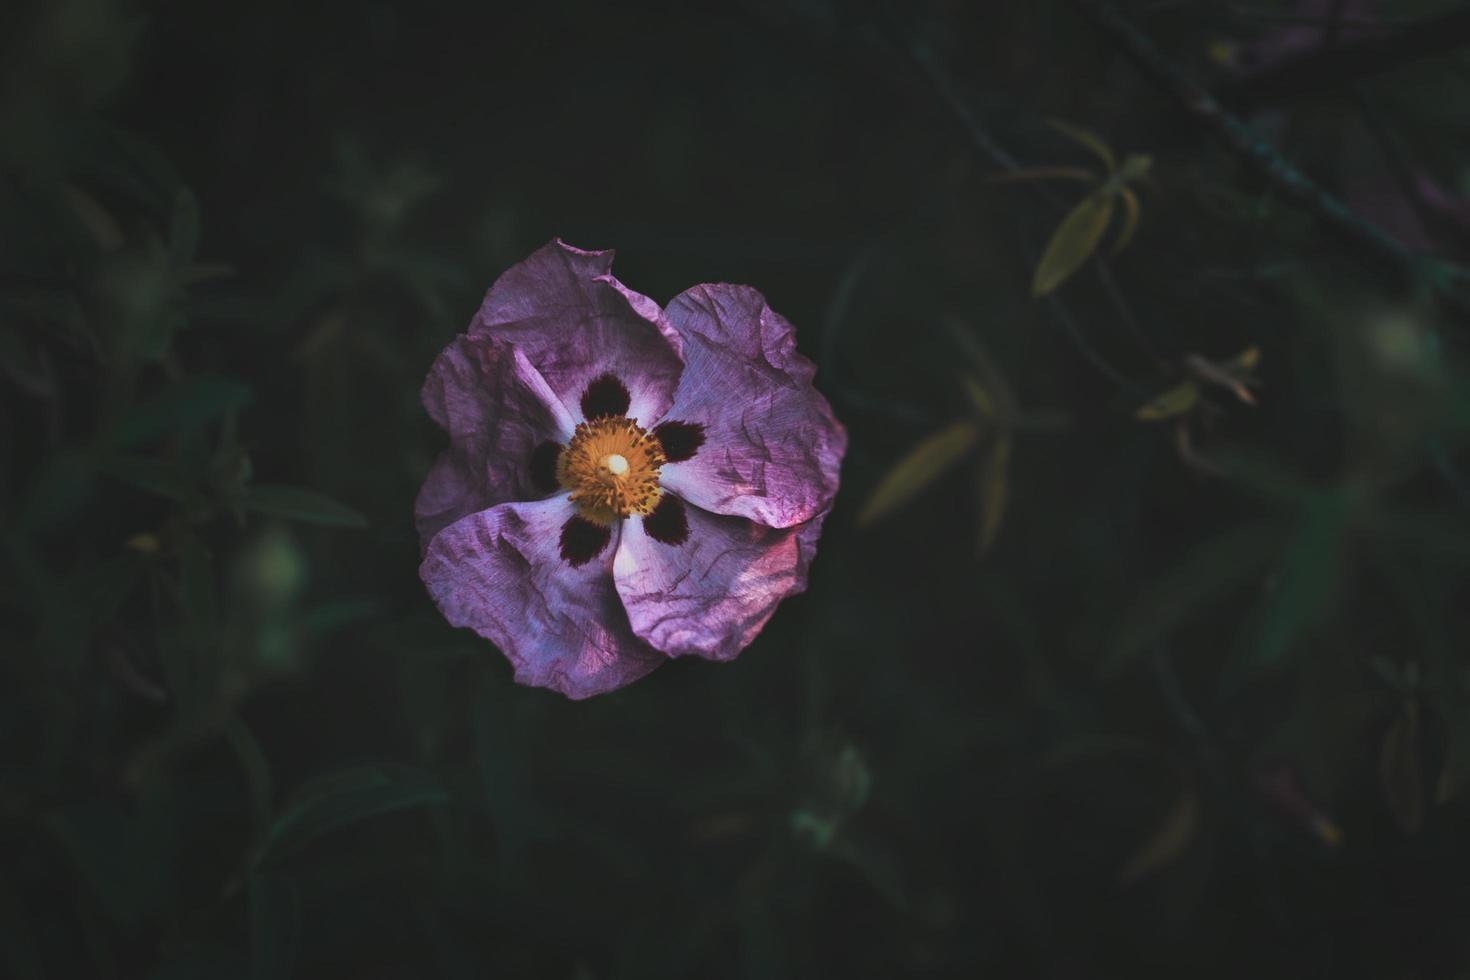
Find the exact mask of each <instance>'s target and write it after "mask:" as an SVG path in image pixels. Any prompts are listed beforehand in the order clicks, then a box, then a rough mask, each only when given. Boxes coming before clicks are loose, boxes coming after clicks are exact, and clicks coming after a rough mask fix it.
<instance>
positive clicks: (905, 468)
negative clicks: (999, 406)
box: [858, 419, 980, 525]
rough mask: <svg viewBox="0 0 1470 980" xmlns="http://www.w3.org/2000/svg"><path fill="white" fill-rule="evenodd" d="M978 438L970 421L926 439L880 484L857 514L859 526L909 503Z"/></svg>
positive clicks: (959, 457)
mask: <svg viewBox="0 0 1470 980" xmlns="http://www.w3.org/2000/svg"><path fill="white" fill-rule="evenodd" d="M979 437H980V429H979V427H978V426H976V424H975V423H974V422H972V421H970V420H968V419H967V420H964V421H960V422H955V423H953V424H952V425H950V426H948V427H947V428H944V429H940V430H939V431H938V432H936V433H934V434H933V435H931V436H929V437H928V438H926V439H924V440H923V441H922V442H920V443H919V444H918V445H917V446H915V447H914V448H913V449H912V450H910V451H909V453H908V455H907V456H905V457H903V459H901V460H899V461H898V462H897V463H895V464H894V466H893V468H892V469H891V470H889V471H888V473H887V475H885V476H884V477H883V479H882V480H881V481H879V483H878V486H877V488H876V489H875V490H874V491H873V493H872V495H871V496H870V497H868V501H867V503H865V504H864V505H863V510H862V513H861V514H859V515H858V524H860V525H866V524H871V523H873V522H874V521H876V520H878V519H879V518H880V517H885V516H887V515H888V514H890V513H892V512H893V511H895V510H897V509H898V508H899V507H901V506H903V505H904V504H906V503H908V502H909V500H911V499H913V497H915V496H917V495H918V494H919V492H920V491H922V490H923V489H924V488H926V487H927V486H929V484H931V483H933V482H934V481H935V480H936V479H938V478H939V476H940V475H942V474H943V473H944V471H945V470H947V469H949V468H950V467H951V466H953V465H954V464H955V463H957V462H959V461H960V460H961V459H963V458H964V456H965V454H966V453H968V452H969V451H970V450H971V449H972V448H973V447H974V445H975V442H976V440H977V439H978V438H979Z"/></svg>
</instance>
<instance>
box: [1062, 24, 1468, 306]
mask: <svg viewBox="0 0 1470 980" xmlns="http://www.w3.org/2000/svg"><path fill="white" fill-rule="evenodd" d="M1069 2H1070V3H1071V4H1072V6H1073V7H1075V8H1076V9H1077V10H1078V11H1079V12H1080V13H1081V14H1082V15H1083V16H1085V17H1086V18H1087V19H1088V20H1090V21H1092V22H1093V23H1094V24H1096V25H1097V26H1098V27H1099V28H1100V29H1101V30H1102V31H1103V33H1105V34H1107V35H1108V37H1109V38H1110V39H1111V40H1112V42H1113V43H1114V44H1115V45H1116V46H1117V47H1118V48H1119V49H1121V50H1122V52H1123V53H1124V54H1125V55H1126V56H1127V57H1128V59H1129V60H1130V61H1132V62H1133V64H1134V66H1135V67H1136V68H1138V70H1139V71H1140V72H1141V73H1142V74H1143V76H1144V77H1145V78H1147V79H1148V80H1149V81H1151V82H1153V83H1154V84H1155V85H1157V86H1158V87H1159V88H1160V89H1162V90H1163V91H1164V92H1165V93H1166V94H1167V95H1169V96H1170V97H1171V98H1173V99H1174V100H1175V101H1176V102H1178V103H1179V104H1180V105H1181V106H1182V107H1183V108H1184V110H1185V111H1186V112H1187V113H1188V114H1189V115H1190V117H1191V118H1192V119H1194V121H1195V122H1196V123H1198V124H1199V125H1200V126H1202V127H1203V128H1205V129H1207V130H1209V131H1210V132H1211V133H1213V134H1214V135H1215V136H1216V138H1217V139H1219V140H1220V141H1221V142H1222V143H1224V144H1225V146H1226V147H1227V148H1228V149H1230V150H1231V151H1232V152H1233V153H1234V154H1235V156H1236V157H1238V158H1239V159H1240V160H1241V162H1242V163H1244V164H1245V165H1246V166H1247V167H1248V168H1249V169H1250V170H1251V171H1252V172H1254V173H1255V174H1256V175H1257V176H1258V177H1260V178H1261V179H1263V180H1265V181H1266V182H1267V183H1268V184H1269V185H1270V186H1271V187H1272V188H1274V189H1275V190H1276V191H1277V192H1278V193H1279V194H1281V195H1282V197H1284V198H1286V199H1287V200H1289V201H1291V202H1293V203H1295V204H1296V205H1297V206H1298V207H1300V208H1302V209H1303V210H1305V211H1307V212H1308V213H1310V214H1311V215H1313V216H1314V217H1315V218H1316V219H1317V220H1318V221H1319V222H1320V223H1321V224H1322V225H1323V226H1324V227H1325V228H1327V229H1328V230H1329V231H1330V232H1332V233H1333V234H1334V235H1336V237H1338V238H1339V239H1341V240H1342V241H1343V242H1344V243H1346V244H1348V245H1350V246H1352V247H1353V248H1355V249H1356V250H1357V251H1359V252H1361V253H1363V254H1364V255H1365V256H1369V257H1371V258H1373V259H1375V260H1376V261H1377V263H1378V264H1379V265H1380V266H1381V267H1383V268H1384V269H1386V270H1388V271H1389V272H1391V273H1392V274H1393V275H1394V276H1395V277H1396V278H1397V279H1399V280H1400V282H1401V283H1406V284H1407V283H1414V282H1415V281H1417V280H1418V279H1419V278H1420V276H1422V275H1423V273H1424V272H1426V271H1429V270H1431V269H1433V267H1434V265H1435V264H1436V263H1433V262H1432V261H1430V260H1426V259H1422V258H1420V257H1419V256H1418V255H1416V254H1415V253H1413V252H1412V251H1410V250H1409V249H1408V248H1406V247H1405V246H1404V244H1403V243H1402V242H1400V241H1398V240H1397V239H1395V238H1394V237H1392V236H1391V235H1388V234H1387V233H1385V232H1384V231H1383V230H1382V229H1381V228H1379V227H1378V226H1377V225H1375V224H1373V223H1372V222H1370V221H1368V220H1367V219H1366V218H1364V217H1363V216H1362V215H1360V214H1358V213H1357V212H1356V211H1354V210H1353V209H1352V208H1349V207H1348V206H1347V205H1346V204H1345V203H1343V202H1342V201H1341V200H1340V199H1339V198H1337V197H1336V196H1334V195H1333V194H1330V193H1328V192H1327V191H1326V190H1324V189H1323V188H1322V187H1321V186H1320V185H1318V184H1317V183H1315V182H1314V181H1313V180H1312V179H1311V178H1309V177H1308V176H1307V175H1306V174H1304V173H1302V171H1300V170H1298V169H1297V168H1296V167H1295V166H1294V165H1293V164H1292V163H1291V162H1290V161H1288V160H1287V159H1286V158H1285V157H1284V156H1282V155H1281V153H1280V151H1278V150H1277V149H1276V148H1275V147H1274V146H1272V145H1271V144H1270V143H1269V142H1268V141H1267V140H1266V139H1265V138H1264V137H1262V136H1261V134H1260V133H1258V132H1256V130H1255V129H1253V128H1252V127H1251V126H1249V125H1247V124H1246V123H1245V122H1244V121H1243V120H1242V119H1241V118H1240V117H1239V116H1236V115H1235V114H1234V113H1232V112H1230V111H1229V110H1228V109H1226V108H1225V107H1224V106H1223V105H1221V104H1220V102H1219V101H1217V100H1216V99H1215V98H1214V96H1212V95H1210V93H1209V92H1207V91H1206V90H1205V89H1204V87H1203V86H1201V85H1200V84H1199V83H1198V82H1195V81H1194V80H1193V79H1191V78H1190V77H1189V76H1188V75H1187V74H1185V72H1184V71H1183V69H1181V68H1180V67H1179V66H1178V65H1177V64H1175V63H1174V62H1173V61H1171V60H1170V59H1169V58H1168V56H1167V55H1165V54H1164V52H1163V51H1162V50H1160V49H1159V47H1158V46H1157V45H1156V44H1154V42H1153V41H1152V40H1151V39H1150V38H1149V37H1148V36H1147V35H1145V34H1144V33H1143V32H1142V31H1140V30H1139V29H1138V28H1137V27H1135V26H1134V25H1133V23H1132V22H1131V21H1130V20H1128V18H1127V17H1125V16H1124V15H1123V13H1122V12H1121V11H1119V10H1118V8H1117V6H1116V5H1115V4H1113V3H1111V2H1110V0H1069ZM1467 14H1470V12H1467ZM1333 50H1338V49H1333ZM1441 268H1442V271H1445V270H1448V268H1449V267H1448V266H1442V267H1441ZM1431 282H1434V279H1433V278H1431ZM1434 284H1435V286H1436V292H1437V294H1438V296H1439V298H1440V300H1441V301H1442V302H1443V303H1444V305H1445V306H1446V307H1448V308H1450V309H1451V310H1452V311H1453V312H1455V313H1456V314H1457V315H1458V316H1460V317H1461V318H1463V319H1470V304H1467V302H1466V300H1465V298H1464V297H1463V296H1461V295H1460V294H1458V293H1455V292H1453V291H1452V290H1450V289H1448V288H1446V286H1445V284H1444V283H1443V282H1435V283H1434Z"/></svg>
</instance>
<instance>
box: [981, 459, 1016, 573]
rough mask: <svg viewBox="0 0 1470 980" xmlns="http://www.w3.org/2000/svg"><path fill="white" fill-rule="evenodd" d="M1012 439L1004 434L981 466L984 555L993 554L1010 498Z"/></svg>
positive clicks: (982, 543)
mask: <svg viewBox="0 0 1470 980" xmlns="http://www.w3.org/2000/svg"><path fill="white" fill-rule="evenodd" d="M1010 471H1011V439H1010V436H1009V435H1008V434H1006V433H1001V434H1000V435H999V436H998V437H997V438H996V440H995V443H994V444H993V445H992V446H991V448H990V452H989V453H987V454H986V455H985V458H984V459H983V460H982V461H981V463H980V553H981V554H984V553H985V552H986V551H989V550H990V546H991V545H992V544H994V543H995V535H996V532H997V531H999V530H1000V522H1001V520H1002V519H1003V518H1004V517H1005V513H1006V502H1007V501H1008V499H1009V497H1010Z"/></svg>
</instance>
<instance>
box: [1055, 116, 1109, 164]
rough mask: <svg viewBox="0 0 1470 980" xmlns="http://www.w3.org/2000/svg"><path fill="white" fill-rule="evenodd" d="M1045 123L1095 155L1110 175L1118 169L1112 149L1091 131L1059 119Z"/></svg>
mask: <svg viewBox="0 0 1470 980" xmlns="http://www.w3.org/2000/svg"><path fill="white" fill-rule="evenodd" d="M1046 123H1047V125H1048V126H1050V127H1051V128H1052V129H1055V130H1056V131H1057V132H1059V133H1061V134H1062V135H1063V136H1066V137H1068V138H1069V139H1071V140H1073V141H1075V142H1077V143H1080V144H1082V145H1083V146H1085V147H1087V148H1088V149H1089V150H1091V151H1092V152H1093V153H1094V154H1096V156H1097V158H1098V159H1099V160H1101V161H1102V164H1103V166H1104V167H1107V168H1108V173H1112V172H1113V171H1114V170H1117V169H1118V159H1117V157H1115V156H1113V150H1112V148H1111V147H1109V146H1108V144H1106V143H1104V142H1103V141H1102V138H1101V137H1099V136H1098V135H1097V134H1096V133H1094V132H1093V131H1092V130H1090V129H1083V128H1082V127H1081V126H1073V125H1072V124H1071V123H1069V122H1063V121H1062V120H1060V119H1047V121H1046Z"/></svg>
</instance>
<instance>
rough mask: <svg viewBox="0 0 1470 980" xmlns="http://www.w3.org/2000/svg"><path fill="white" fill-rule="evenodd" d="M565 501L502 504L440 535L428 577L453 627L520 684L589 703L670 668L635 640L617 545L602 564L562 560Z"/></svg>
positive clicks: (568, 507)
mask: <svg viewBox="0 0 1470 980" xmlns="http://www.w3.org/2000/svg"><path fill="white" fill-rule="evenodd" d="M575 514H576V510H575V508H574V507H573V506H572V504H571V503H570V502H569V501H568V500H567V499H566V498H565V497H554V498H552V499H550V500H542V501H536V502H534V503H515V504H501V505H500V506H498V507H494V508H492V509H490V510H487V511H483V512H481V513H478V514H471V515H470V516H468V517H466V518H463V519H462V520H459V521H456V522H455V523H454V524H451V525H449V526H448V527H446V528H445V529H444V530H442V531H440V532H439V533H438V534H437V535H435V537H434V540H433V541H431V542H430V543H429V549H428V553H427V554H426V555H425V557H424V562H423V564H422V565H421V566H420V567H419V577H420V578H422V579H423V581H424V584H425V585H426V586H428V589H429V594H430V595H432V596H433V597H434V601H435V602H437V603H438V604H439V610H440V612H442V613H443V614H444V618H445V619H447V620H449V622H450V623H451V624H453V625H454V626H461V627H467V628H469V629H472V630H474V631H475V632H476V633H478V634H480V635H481V636H483V637H485V638H486V639H487V640H490V641H491V642H492V643H494V644H495V645H496V646H498V647H499V648H500V650H501V652H502V653H504V654H505V657H506V659H507V660H509V661H510V662H511V664H512V665H513V666H514V667H515V679H516V681H517V682H518V683H521V684H526V685H528V686H531V687H547V688H551V689H552V690H554V691H560V692H561V693H562V694H565V695H566V696H567V697H569V698H575V699H580V698H586V697H591V696H592V695H594V694H603V693H606V692H607V691H612V690H615V689H616V688H619V687H622V686H624V685H625V684H631V683H632V682H633V681H636V680H638V679H639V678H640V677H643V676H644V675H646V674H648V673H649V672H650V671H651V670H653V669H654V668H655V667H657V666H658V665H659V664H660V663H662V662H663V661H664V660H665V657H664V656H663V655H662V654H660V653H658V652H657V651H655V650H653V649H651V648H650V647H649V646H648V645H647V644H646V643H644V642H643V641H642V640H640V639H638V638H637V637H636V636H634V635H633V632H632V630H631V629H630V628H629V625H628V614H627V613H626V612H624V610H623V606H622V603H621V602H620V601H619V599H618V594H617V591H616V590H615V588H614V586H613V578H612V563H613V556H614V555H615V554H616V551H617V541H616V534H614V540H613V541H612V542H610V544H609V545H608V547H607V548H606V549H604V550H603V551H602V552H601V554H600V555H599V556H598V557H597V558H596V559H594V560H592V561H588V562H585V563H583V564H580V565H572V564H571V563H569V562H568V561H566V560H565V559H563V558H562V556H561V554H560V553H559V549H560V545H559V542H560V538H561V532H562V528H563V527H564V526H565V525H566V523H567V521H568V520H570V519H571V518H573V517H574V516H575Z"/></svg>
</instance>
